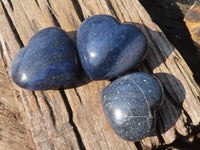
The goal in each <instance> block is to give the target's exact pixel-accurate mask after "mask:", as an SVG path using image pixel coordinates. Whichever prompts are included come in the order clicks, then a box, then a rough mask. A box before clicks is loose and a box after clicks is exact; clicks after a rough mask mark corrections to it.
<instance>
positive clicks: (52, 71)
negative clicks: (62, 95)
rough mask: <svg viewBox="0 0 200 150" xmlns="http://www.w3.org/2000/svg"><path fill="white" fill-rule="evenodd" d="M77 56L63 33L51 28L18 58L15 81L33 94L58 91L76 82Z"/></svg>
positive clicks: (36, 37)
mask: <svg viewBox="0 0 200 150" xmlns="http://www.w3.org/2000/svg"><path fill="white" fill-rule="evenodd" d="M76 55H77V52H76V48H75V45H74V43H73V41H72V40H71V39H70V38H69V37H68V36H67V34H66V32H65V31H64V30H61V29H59V28H55V27H50V28H46V29H43V30H41V31H39V32H37V33H36V34H35V35H34V36H33V37H32V38H31V39H30V41H29V43H28V45H27V46H26V47H24V48H22V49H21V50H19V52H18V53H17V54H16V56H15V57H14V59H13V62H12V66H11V76H12V79H13V81H14V82H15V83H16V84H17V85H19V86H20V87H22V88H26V89H31V90H48V89H57V88H60V87H62V86H64V85H67V84H71V83H73V82H75V81H76V77H77V74H78V64H77V56H76Z"/></svg>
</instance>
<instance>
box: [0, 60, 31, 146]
mask: <svg viewBox="0 0 200 150" xmlns="http://www.w3.org/2000/svg"><path fill="white" fill-rule="evenodd" d="M0 87H1V90H0V150H11V149H13V147H14V148H15V149H22V150H31V149H34V145H33V142H32V138H31V134H30V133H28V131H27V130H26V129H25V127H24V124H23V120H22V118H21V116H20V113H19V109H18V107H17V105H16V102H15V98H14V95H13V94H12V92H11V90H10V87H9V82H8V76H7V73H6V70H5V66H4V64H3V61H2V59H0Z"/></svg>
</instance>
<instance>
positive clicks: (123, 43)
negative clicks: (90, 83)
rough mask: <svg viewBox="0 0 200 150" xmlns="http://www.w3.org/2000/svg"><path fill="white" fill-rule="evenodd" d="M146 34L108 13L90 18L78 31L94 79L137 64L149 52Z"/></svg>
mask: <svg viewBox="0 0 200 150" xmlns="http://www.w3.org/2000/svg"><path fill="white" fill-rule="evenodd" d="M146 46H147V42H146V38H145V36H144V34H143V33H142V32H141V31H140V30H138V29H137V28H136V27H134V26H133V25H131V24H121V23H119V22H118V21H117V20H116V19H115V18H113V17H111V16H107V15H96V16H92V17H90V18H87V19H86V20H85V21H83V23H82V24H81V26H80V28H79V30H78V34H77V47H78V51H79V56H80V60H81V63H82V66H83V68H84V70H85V72H86V73H87V75H88V76H89V77H90V79H91V80H102V79H110V78H113V77H115V76H117V75H120V74H122V73H124V72H126V71H128V70H129V69H131V68H133V67H135V66H136V65H137V64H138V63H139V62H141V61H142V60H143V59H144V57H145V55H146V52H147V49H146Z"/></svg>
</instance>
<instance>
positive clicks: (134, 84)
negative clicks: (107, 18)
mask: <svg viewBox="0 0 200 150" xmlns="http://www.w3.org/2000/svg"><path fill="white" fill-rule="evenodd" d="M162 101H163V89H162V86H161V84H160V82H159V81H158V80H157V78H155V77H154V76H153V75H151V74H149V73H144V72H137V73H132V74H129V75H125V76H123V77H121V78H119V79H117V80H115V81H113V82H112V83H111V84H109V85H108V86H107V87H106V88H105V89H104V90H103V91H102V107H103V110H104V113H105V115H106V117H107V120H108V122H109V124H110V126H111V127H112V129H113V130H114V131H115V132H116V133H117V134H118V135H119V136H120V137H121V138H123V139H125V140H129V141H139V140H141V139H143V138H145V137H146V136H148V135H149V134H150V133H151V132H152V131H153V129H154V128H155V121H156V118H155V111H156V110H158V108H159V107H160V105H161V104H162Z"/></svg>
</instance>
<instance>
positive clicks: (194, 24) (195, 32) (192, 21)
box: [184, 1, 200, 56]
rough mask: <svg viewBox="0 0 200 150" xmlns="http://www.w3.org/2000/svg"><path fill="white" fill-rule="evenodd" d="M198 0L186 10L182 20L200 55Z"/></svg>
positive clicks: (199, 9)
mask: <svg viewBox="0 0 200 150" xmlns="http://www.w3.org/2000/svg"><path fill="white" fill-rule="evenodd" d="M199 16H200V1H196V2H195V3H194V4H193V6H192V7H191V8H190V9H189V10H188V11H187V13H186V15H185V18H184V21H185V23H186V25H187V28H188V30H189V32H190V34H191V37H192V40H193V42H194V45H195V46H196V48H197V49H198V55H199V56H200V20H199Z"/></svg>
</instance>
